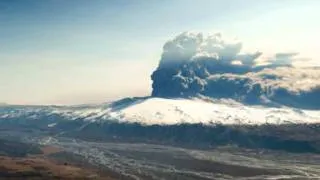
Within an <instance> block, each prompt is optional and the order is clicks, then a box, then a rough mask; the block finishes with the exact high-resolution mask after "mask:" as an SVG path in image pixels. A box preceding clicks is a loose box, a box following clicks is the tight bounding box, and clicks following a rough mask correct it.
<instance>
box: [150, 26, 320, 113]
mask: <svg viewBox="0 0 320 180" xmlns="http://www.w3.org/2000/svg"><path fill="white" fill-rule="evenodd" d="M242 47H243V44H242V42H240V41H238V40H227V39H226V38H224V37H223V35H222V34H221V33H216V34H213V35H208V36H205V35H203V34H202V33H191V32H184V33H182V34H180V35H178V36H176V37H175V38H174V39H172V40H169V41H168V42H166V43H165V45H164V46H163V53H162V56H161V59H160V62H159V66H158V68H157V69H156V70H155V71H154V72H153V74H152V76H151V78H152V80H153V84H152V88H153V91H152V96H157V97H192V96H197V95H202V96H208V97H211V98H232V99H234V100H237V101H240V102H243V103H247V104H261V103H269V104H270V103H271V104H284V105H287V106H293V107H301V108H310V109H320V101H319V99H320V68H319V67H308V68H302V67H295V66H293V63H294V62H296V61H303V60H305V59H304V58H299V53H297V52H278V53H276V54H275V55H273V56H271V57H267V58H266V57H263V55H264V54H263V52H260V51H257V52H253V53H244V52H242ZM261 62H263V63H261Z"/></svg>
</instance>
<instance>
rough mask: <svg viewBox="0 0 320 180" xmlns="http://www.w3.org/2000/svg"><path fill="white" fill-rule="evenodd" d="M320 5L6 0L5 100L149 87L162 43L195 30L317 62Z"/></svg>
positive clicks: (102, 96) (95, 98)
mask: <svg viewBox="0 0 320 180" xmlns="http://www.w3.org/2000/svg"><path fill="white" fill-rule="evenodd" d="M319 8H320V1H317V0H281V1H279V0H269V1H262V0H261V1H260V0H226V1H222V0H221V1H218V0H199V1H193V0H174V1H169V0H164V1H156V0H150V1H138V0H137V1H124V0H110V1H107V0H93V1H87V0H68V1H64V0H1V1H0V72H1V76H0V83H1V85H0V102H6V103H12V104H78V103H98V102H104V101H108V100H112V99H116V98H120V97H125V96H143V95H148V94H149V93H150V91H151V87H150V86H151V80H150V74H151V73H152V71H153V70H154V69H155V68H156V66H157V64H158V61H159V59H160V55H161V51H162V46H163V44H164V43H165V42H166V41H167V40H168V39H170V38H173V37H174V36H175V35H177V34H179V33H181V32H183V31H187V30H195V31H202V32H204V33H207V32H213V31H221V32H223V33H224V34H226V35H230V36H235V37H238V38H239V39H240V40H241V41H242V42H243V43H244V46H245V48H246V49H248V50H257V49H258V50H261V51H263V52H266V53H273V52H282V51H295V52H300V54H301V55H303V56H304V57H308V58H312V59H313V61H312V62H311V63H312V64H320V63H319V61H318V54H317V51H318V49H319V48H318V47H320V46H319V42H320V38H319V37H320V35H319V32H320V21H319V18H320V12H319Z"/></svg>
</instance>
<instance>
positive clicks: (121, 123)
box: [0, 97, 320, 180]
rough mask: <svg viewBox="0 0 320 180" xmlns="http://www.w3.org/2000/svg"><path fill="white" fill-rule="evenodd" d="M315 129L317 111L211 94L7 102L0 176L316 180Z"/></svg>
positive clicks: (0, 120) (319, 160) (0, 115)
mask: <svg viewBox="0 0 320 180" xmlns="http://www.w3.org/2000/svg"><path fill="white" fill-rule="evenodd" d="M319 135H320V119H319V112H318V111H313V110H301V109H294V108H289V107H262V106H247V105H242V104H238V103H233V102H230V101H212V100H210V99H164V98H163V99H159V98H152V97H151V98H150V97H144V98H126V99H122V100H120V101H116V102H111V103H105V104H100V105H82V106H10V105H8V106H2V107H0V161H1V163H0V164H1V166H0V167H1V170H2V171H1V174H0V179H1V178H2V179H8V178H11V179H14V178H16V179H21V178H22V177H23V178H22V179H27V177H28V178H29V179H106V180H108V179H124V180H163V179H165V180H177V179H178V180H209V179H214V180H215V179H218V180H230V179H240V180H248V179H251V180H267V179H277V180H280V179H290V180H298V179H299V180H300V179H302V180H303V179H319V178H320V136H319ZM40 167H41V168H40Z"/></svg>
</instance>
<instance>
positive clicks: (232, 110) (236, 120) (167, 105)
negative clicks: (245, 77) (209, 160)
mask: <svg viewBox="0 0 320 180" xmlns="http://www.w3.org/2000/svg"><path fill="white" fill-rule="evenodd" d="M1 119H2V120H3V119H24V120H26V119H30V120H39V119H46V120H47V121H48V122H50V123H48V124H47V126H49V127H53V126H54V125H55V123H57V122H56V120H61V119H62V120H83V121H89V122H95V121H100V122H101V121H116V122H130V123H133V122H134V123H141V124H145V125H153V124H162V125H164V124H167V125H170V124H180V123H191V124H194V123H203V124H229V125H241V124H242V125H261V124H288V123H289V124H290V123H295V124H304V123H307V124H309V123H319V122H320V111H315V110H301V109H294V108H288V107H265V106H245V105H243V104H239V103H235V102H233V101H228V100H225V101H208V100H203V99H198V98H194V99H165V98H155V97H152V98H127V99H123V100H120V101H116V102H113V103H109V104H102V105H95V106H82V107H56V106H43V107H42V106H38V107H30V106H26V107H24V106H6V107H0V120H1Z"/></svg>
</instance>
